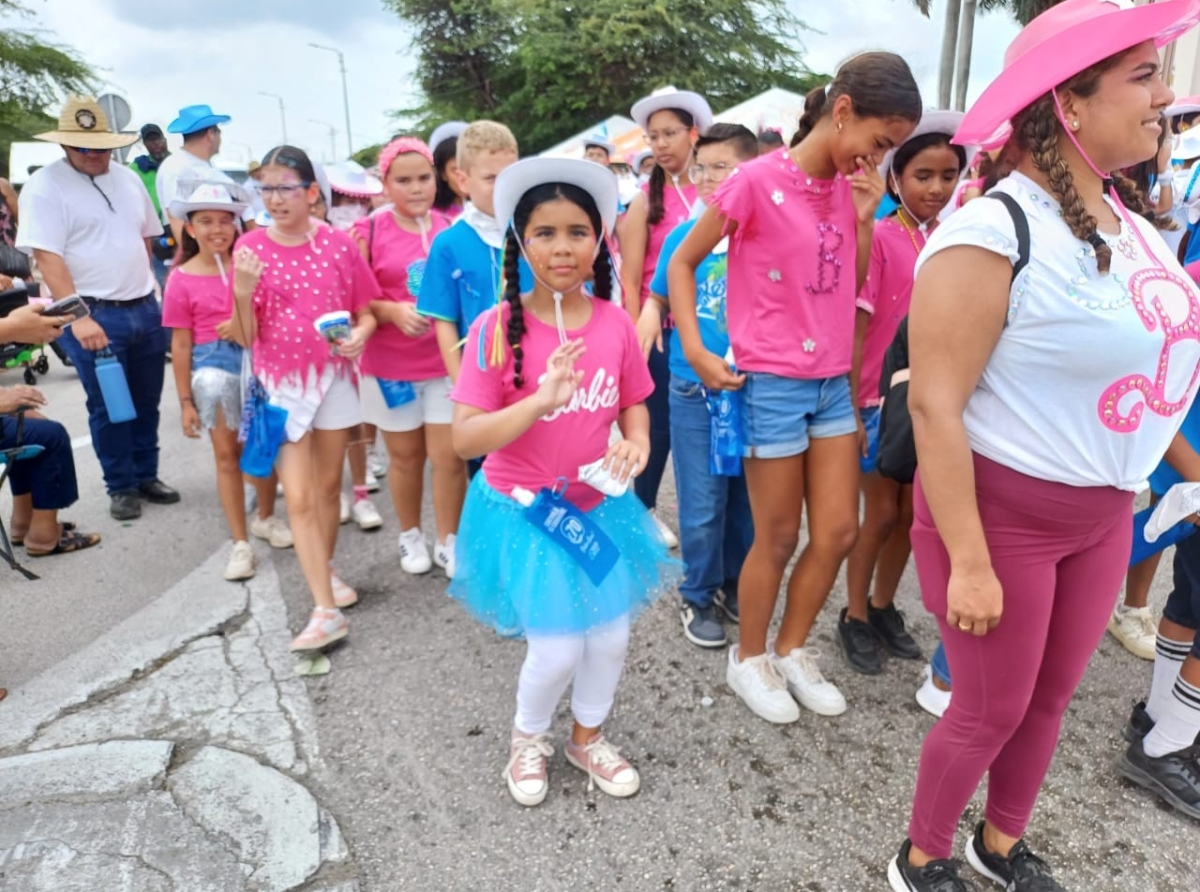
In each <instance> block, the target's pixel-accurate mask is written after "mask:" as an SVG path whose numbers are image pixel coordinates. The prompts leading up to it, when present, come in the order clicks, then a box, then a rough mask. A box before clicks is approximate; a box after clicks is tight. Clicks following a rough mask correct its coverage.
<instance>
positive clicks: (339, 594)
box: [329, 571, 358, 607]
mask: <svg viewBox="0 0 1200 892" xmlns="http://www.w3.org/2000/svg"><path fill="white" fill-rule="evenodd" d="M329 584H330V585H331V586H332V587H333V603H334V604H336V605H337V606H338V607H353V606H354V605H355V604H357V603H358V592H356V591H355V590H354V589H352V588H350V586H348V585H346V583H345V582H343V581H342V577H340V576H338V575H337V573H334V572H332V571H331V572H330V574H329Z"/></svg>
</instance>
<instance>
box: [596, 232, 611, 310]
mask: <svg viewBox="0 0 1200 892" xmlns="http://www.w3.org/2000/svg"><path fill="white" fill-rule="evenodd" d="M612 272H613V267H612V257H611V256H610V255H609V253H608V239H603V238H602V239H601V240H600V251H599V253H597V254H596V260H595V261H594V262H593V263H592V276H593V279H592V290H593V293H594V294H595V296H596V297H598V298H600V299H601V300H606V301H610V300H612Z"/></svg>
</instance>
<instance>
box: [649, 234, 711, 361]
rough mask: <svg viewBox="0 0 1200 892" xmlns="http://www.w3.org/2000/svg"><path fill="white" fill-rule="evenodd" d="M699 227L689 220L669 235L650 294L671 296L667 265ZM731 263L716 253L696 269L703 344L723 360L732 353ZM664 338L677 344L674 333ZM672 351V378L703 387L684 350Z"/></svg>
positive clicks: (671, 347)
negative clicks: (728, 290) (729, 316)
mask: <svg viewBox="0 0 1200 892" xmlns="http://www.w3.org/2000/svg"><path fill="white" fill-rule="evenodd" d="M695 225H696V221H695V220H687V221H685V222H683V223H680V224H679V225H678V226H676V227H675V228H674V229H672V230H671V231H670V232H669V233H668V234H667V237H666V240H665V241H663V248H662V254H660V255H659V258H658V266H657V267H656V268H655V270H654V278H653V279H651V281H650V290H651V291H652V292H653V293H655V294H658V295H660V296H662V297H669V296H670V294H669V293H668V291H667V265H668V264H669V263H670V260H671V255H672V254H674V253H675V249H676V248H678V247H679V244H680V242H682V241H683V239H684V237H685V236H686V235H687V234H688V233H689V232H691V231H692V227H693V226H695ZM727 259H728V255H727V254H724V253H722V254H717V253H712V254H709V255H708V256H707V257H705V258H704V260H703V262H701V264H700V266H698V267H697V268H696V321H697V322H699V324H700V340H701V341H703V342H704V349H706V350H707V351H708V352H709V353H715V354H716V355H717V356H720V357H721V358H722V359H724V358H725V354H726V353H728V352H729V323H728V322H727V321H726V318H725V282H726V279H727V278H728V277H727V275H726V272H727V270H728V264H727ZM663 337H664V339H665V338H670V339H671V340H677V337H676V335H675V331H674V329H670V330H668V331H666V332H664V333H663ZM670 351H671V355H670V360H669V367H670V369H671V374H672V375H675V376H676V377H679V378H682V379H684V380H685V381H692V382H694V383H696V384H699V383H700V376H699V375H697V374H696V372H695V371H694V370H693V369H692V367H691V366H690V365H688V361H687V359H686V358H685V357H684V355H683V347H682V346H681V345H679V344H672V345H671V346H670Z"/></svg>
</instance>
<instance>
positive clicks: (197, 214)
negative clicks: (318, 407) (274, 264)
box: [163, 180, 292, 580]
mask: <svg viewBox="0 0 1200 892" xmlns="http://www.w3.org/2000/svg"><path fill="white" fill-rule="evenodd" d="M249 206H250V196H249V195H248V194H247V193H246V192H245V190H244V189H242V188H241V187H240V186H237V185H235V184H233V183H222V182H218V181H212V182H208V181H203V180H180V181H179V187H178V193H177V195H176V197H175V199H173V200H172V201H171V203H170V207H171V215H172V216H173V217H175V219H177V220H183V221H185V223H184V225H183V229H182V233H181V239H180V249H179V256H178V257H177V258H176V261H175V264H174V266H173V267H172V268H171V274H170V276H168V278H167V287H166V289H165V291H164V292H163V325H164V326H166V327H168V328H170V329H171V330H172V331H171V365H172V366H173V367H174V370H175V386H176V389H177V390H178V391H179V394H180V396H179V402H180V416H181V418H180V420H181V422H182V425H183V433H184V436H187V437H195V438H199V437H200V434H201V432H202V431H205V430H207V431H208V434H209V437H210V439H211V440H212V447H213V456H214V458H215V459H216V463H217V495H218V497H219V499H220V502H221V510H222V511H223V512H224V513H225V519H226V521H227V522H228V523H229V531H230V532H231V533H232V534H233V550H232V551H231V552H230V556H229V562H228V564H227V565H226V567H225V578H226V579H229V580H237V579H249V578H250V577H252V576H253V575H254V551H253V549H251V547H250V543H249V541H248V539H247V529H246V512H245V510H244V508H245V503H244V501H243V498H244V497H243V491H242V485H243V484H242V472H241V469H240V468H239V467H238V459H239V458H240V456H241V451H242V448H241V445H240V444H239V443H238V428H239V426H240V422H241V418H242V378H241V375H242V362H243V356H244V350H243V348H242V347H241V346H240V345H239V344H236V343H234V341H233V327H232V323H231V322H230V321H229V317H230V316H231V315H232V312H233V299H232V297H231V296H230V290H229V279H230V276H231V275H232V274H233V243H234V241H235V240H236V239H237V237H238V233H239V232H240V231H241V223H240V222H239V221H240V215H241V213H242V212H243V211H244V210H245V209H246V208H247V207H249ZM253 482H254V488H255V490H256V491H257V495H258V516H257V517H256V518H255V520H254V523H253V524H251V526H250V532H252V533H253V534H254V535H255V536H258V537H259V538H261V539H266V540H267V541H268V542H270V543H271V545H272V546H273V547H275V548H287V547H290V546H291V545H292V534H291V532H289V530H288V528H287V525H286V524H284V523H283V521H281V520H279V519H278V518H276V517H275V516H274V511H275V479H274V478H273V477H272V478H265V479H260V478H253Z"/></svg>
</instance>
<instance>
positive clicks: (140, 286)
mask: <svg viewBox="0 0 1200 892" xmlns="http://www.w3.org/2000/svg"><path fill="white" fill-rule="evenodd" d="M35 139H40V140H44V141H46V142H53V143H58V144H59V145H61V146H62V147H63V153H64V155H65V157H64V158H61V159H60V160H58V161H55V162H53V163H51V164H47V165H46V166H45V167H43V168H41V169H40V170H39V171H38V172H37V173H35V174H34V175H33V176H32V177H30V179H29V181H28V182H27V183H26V184H25V187H24V188H23V189H22V190H21V198H20V211H21V216H20V221H21V222H20V227H19V229H18V230H17V247H18V248H19V249H20V250H22V251H25V252H26V253H28V254H32V255H33V257H34V259H35V260H36V262H37V265H38V268H39V269H40V270H41V273H42V277H43V279H44V280H45V283H46V286H47V288H49V290H50V293H51V294H52V295H53V296H54V298H55V299H58V300H61V299H62V298H65V297H70V296H72V295H79V296H80V297H81V298H82V299H83V301H84V303H85V304H86V305H87V307H88V310H89V311H90V313H91V315H90V316H88V317H86V318H83V319H80V320H78V321H77V322H75V323H74V325H73V326H72V327H71V328H70V329H68V330H67V331H65V332H64V333H63V336H62V338H60V339H59V343H60V344H61V345H62V347H63V349H64V350H65V351H66V353H67V355H68V356H69V357H70V358H71V361H72V362H73V363H74V364H75V368H76V371H78V373H79V380H80V381H81V382H82V383H83V387H84V390H85V391H86V392H87V406H88V423H89V425H90V427H91V431H92V445H93V447H94V448H95V450H96V457H97V458H99V460H100V465H101V467H102V468H103V470H104V483H105V487H106V488H107V490H108V493H109V496H110V498H111V504H110V506H109V511H110V513H111V514H112V516H113V517H115V518H116V519H118V520H132V519H134V518H136V517H139V516H141V512H142V508H141V502H142V500H145V501H148V502H156V503H159V504H170V503H174V502H178V501H179V493H177V492H176V491H175V490H173V489H171V488H170V487H169V486H167V485H165V484H164V483H163V482H162V481H160V480H159V479H158V403H159V400H160V399H161V397H162V388H163V371H164V366H165V363H164V362H163V359H164V356H165V353H166V349H167V339H166V333H165V331H164V330H163V327H162V311H161V309H160V308H159V305H158V301H157V300H156V299H155V296H154V272H153V270H152V269H151V265H150V240H151V239H153V238H156V237H158V236H159V235H161V233H162V224H161V222H160V221H159V220H158V217H157V215H156V214H155V212H154V205H153V204H152V203H151V201H150V196H149V195H148V194H147V192H146V189H145V187H144V186H143V185H142V181H141V180H140V179H138V176H137V174H135V173H133V171H131V170H129V169H128V168H126V167H124V166H122V165H120V164H112V150H113V149H115V148H120V147H122V146H127V145H131V144H132V143H134V142H136V141H137V139H138V135H137V134H136V133H114V132H112V131H111V130H110V129H109V125H108V119H107V117H106V116H105V114H104V110H103V109H102V108H101V107H100V105H99V104H98V103H97V102H96V101H95V100H94V99H90V98H87V99H84V98H79V97H70V98H69V99H68V100H67V104H66V106H65V107H64V108H63V111H62V114H61V115H59V121H58V129H57V130H54V131H51V132H50V133H42V134H39V135H38V136H36V137H35ZM110 353H111V355H113V356H115V357H116V359H117V361H118V362H119V364H120V368H121V369H122V371H123V372H124V375H125V380H126V382H127V383H128V386H129V393H130V396H131V397H132V400H133V406H134V409H135V411H136V412H137V417H136V418H134V419H133V420H132V421H124V422H119V423H116V424H114V423H112V422H111V421H110V420H109V417H108V412H107V410H106V408H105V403H104V395H103V393H102V391H101V389H100V383H99V379H98V377H97V374H96V366H97V358H98V356H107V355H109V354H110Z"/></svg>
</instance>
